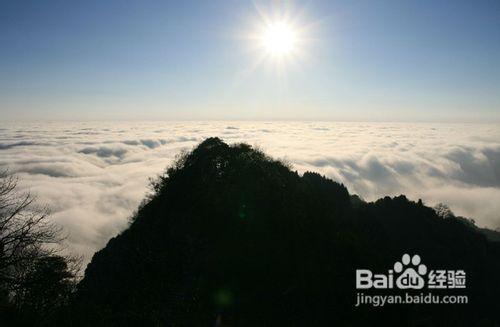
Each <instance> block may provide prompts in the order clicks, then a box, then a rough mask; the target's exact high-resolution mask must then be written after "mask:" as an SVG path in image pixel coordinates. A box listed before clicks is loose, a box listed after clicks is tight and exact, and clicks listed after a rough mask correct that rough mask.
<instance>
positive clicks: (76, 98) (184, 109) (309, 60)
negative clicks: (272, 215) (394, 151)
mask: <svg viewBox="0 0 500 327" xmlns="http://www.w3.org/2000/svg"><path fill="white" fill-rule="evenodd" d="M257 8H259V9H260V10H261V11H262V12H264V13H271V11H272V10H271V8H274V12H280V8H285V9H283V11H286V12H288V14H290V15H292V17H294V18H295V19H296V27H297V28H304V27H307V32H306V33H305V34H307V37H308V39H310V40H309V41H308V42H306V44H304V45H303V46H302V47H301V52H302V53H303V56H301V57H300V58H296V59H295V60H292V61H291V62H289V63H288V64H286V65H281V66H280V67H278V65H277V63H276V62H275V61H273V60H266V61H264V62H261V63H260V64H259V65H257V66H256V65H255V63H256V61H257V59H258V58H259V57H260V56H261V55H262V53H259V51H256V50H255V44H252V43H253V42H254V41H252V40H249V39H247V38H246V37H245V36H246V35H248V34H249V33H251V32H252V31H254V30H255V26H258V25H259V14H258V10H257ZM276 8H278V9H276ZM0 42H1V43H0V44H1V46H0V119H2V120H30V119H32V120H37V119H48V120H51V119H56V120H57V119H64V120H66V119H71V120H77V119H85V120H103V119H127V120H128V119H144V120H148V119H166V120H175V119H187V120H193V119H194V120H204V119H258V120H266V119H280V120H288V119H292V120H293V119H311V120H315V119H318V120H319V119H321V120H363V121H401V120H403V121H470V122H475V121H486V122H491V121H494V122H500V2H499V1H498V0H491V1H486V0H485V1H472V0H471V1H461V0H449V1H442V0H419V1H404V0H394V1H383V0H380V1H368V0H367V1H352V0H351V1H347V0H346V1H336V0H330V1H319V0H316V1H307V2H299V1H297V2H293V3H290V2H287V3H286V4H285V5H276V2H274V5H269V2H263V1H260V2H255V1H254V2H251V1H235V0H232V1H231V0H227V1H219V0H211V1H149V0H148V1H144V0H141V1H122V0H96V1H94V0H87V1H80V2H76V1H65V0H61V1H51V0H48V1H39V0H33V1H17V0H11V1H8V0H0Z"/></svg>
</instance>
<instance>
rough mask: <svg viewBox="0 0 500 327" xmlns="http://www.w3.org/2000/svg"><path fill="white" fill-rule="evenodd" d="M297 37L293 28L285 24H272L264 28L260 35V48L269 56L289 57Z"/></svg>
mask: <svg viewBox="0 0 500 327" xmlns="http://www.w3.org/2000/svg"><path fill="white" fill-rule="evenodd" d="M296 42H297V35H296V32H295V31H294V29H293V27H292V26H290V25H289V24H287V23H285V22H273V23H270V24H268V25H267V26H266V29H265V30H264V31H263V35H262V46H263V47H264V49H265V50H266V52H267V53H268V54H269V55H272V56H276V57H283V56H287V55H290V54H291V53H292V52H293V51H294V49H295V46H296Z"/></svg>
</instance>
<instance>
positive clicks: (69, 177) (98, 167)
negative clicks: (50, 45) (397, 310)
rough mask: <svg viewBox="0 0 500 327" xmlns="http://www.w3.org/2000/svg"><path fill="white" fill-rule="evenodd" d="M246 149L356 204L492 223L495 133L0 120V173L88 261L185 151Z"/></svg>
mask: <svg viewBox="0 0 500 327" xmlns="http://www.w3.org/2000/svg"><path fill="white" fill-rule="evenodd" d="M210 136H218V137H220V138H222V139H223V140H225V141H226V142H229V143H235V142H246V143H249V144H251V145H255V146H258V147H259V148H261V149H262V150H264V151H265V152H266V153H267V154H269V155H271V156H273V157H275V158H279V159H283V160H285V161H287V162H288V163H290V164H292V166H293V168H294V169H296V170H298V171H299V172H304V171H307V170H311V171H317V172H320V173H322V174H324V175H326V176H328V177H330V178H332V179H334V180H336V181H339V182H342V183H344V184H345V185H346V186H347V187H348V189H349V191H350V192H351V193H356V194H359V195H360V196H361V197H362V198H364V199H365V200H369V201H371V200H375V199H377V198H379V197H382V196H385V195H391V196H392V195H399V194H406V195H407V196H408V197H409V198H412V199H415V200H416V199H419V198H421V199H422V200H423V201H424V202H425V203H426V204H428V205H435V204H436V203H439V202H442V203H446V204H448V205H449V206H450V207H451V209H452V210H453V211H454V212H455V213H456V214H459V215H463V216H466V217H471V218H474V219H475V220H476V222H477V225H479V226H487V227H490V228H493V229H496V228H498V227H500V125H488V124H424V123H415V124H413V123H412V124H410V123H339V122H52V123H49V122H45V123H0V169H5V168H7V169H8V170H9V171H10V172H13V173H16V174H17V175H18V176H19V178H20V183H19V184H20V188H21V189H22V190H29V191H30V192H32V193H33V194H35V195H36V196H37V198H38V201H39V202H40V203H42V204H46V205H48V206H49V207H50V208H51V210H52V213H53V214H52V216H51V219H53V220H54V221H56V222H57V223H59V224H60V225H62V226H63V227H64V228H65V229H66V231H67V233H68V235H69V237H68V248H69V249H70V250H71V251H73V252H75V253H79V254H81V255H83V256H84V257H85V261H88V260H89V259H90V257H91V256H92V254H93V253H94V252H95V251H96V250H98V249H100V248H102V247H103V246H104V245H105V244H106V242H107V241H108V240H109V239H110V238H111V237H112V236H114V235H116V234H117V233H119V232H120V231H121V230H123V229H124V228H125V227H126V226H127V223H128V220H129V218H130V217H131V216H132V215H133V212H134V210H135V209H137V206H138V204H139V202H140V201H141V200H142V199H143V198H144V196H145V195H146V194H147V192H148V184H149V182H148V180H149V178H151V177H155V176H157V175H158V174H160V173H162V172H163V171H164V169H165V168H166V167H167V166H168V165H169V164H171V163H172V161H173V160H175V158H176V156H177V155H178V154H179V153H180V152H181V151H182V150H189V149H192V148H193V147H194V146H195V145H196V144H198V143H199V142H201V141H202V140H203V139H205V138H206V137H210Z"/></svg>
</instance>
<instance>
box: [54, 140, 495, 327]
mask: <svg viewBox="0 0 500 327" xmlns="http://www.w3.org/2000/svg"><path fill="white" fill-rule="evenodd" d="M403 253H410V254H413V253H418V254H419V255H420V256H421V257H422V260H423V261H424V262H425V264H426V265H427V266H428V267H433V268H435V269H463V270H465V271H466V272H467V288H466V289H465V290H460V291H456V290H445V291H441V292H440V291H438V290H436V291H435V292H434V293H435V294H446V295H448V294H466V295H468V297H469V303H468V304H457V305H449V304H448V305H432V304H430V305H425V304H424V305H422V304H420V305H410V304H406V305H389V306H385V307H378V308H374V307H371V306H367V305H365V306H359V307H355V304H356V293H357V291H356V289H355V270H356V269H361V268H364V269H371V270H372V271H374V272H381V273H383V272H387V270H388V269H391V267H392V265H393V264H394V262H396V261H397V260H400V259H401V255H402V254H403ZM499 259H500V246H499V243H496V242H493V241H489V240H488V239H487V238H486V237H485V236H484V235H483V234H482V233H480V232H479V230H478V229H477V228H475V227H471V226H469V224H466V223H464V222H463V221H461V220H459V219H456V218H454V217H448V218H446V219H445V218H443V217H440V216H438V215H437V214H436V212H435V211H434V210H433V209H431V208H429V207H426V206H425V205H424V204H422V202H421V201H419V202H412V201H410V200H408V199H407V198H406V197H405V196H398V197H395V198H389V197H386V198H383V199H380V200H378V201H376V202H373V203H366V202H364V201H363V200H361V199H360V198H359V197H356V196H350V195H349V193H348V191H347V189H346V188H345V187H344V186H343V185H340V184H338V183H335V182H333V181H332V180H330V179H327V178H325V177H322V176H321V175H319V174H317V173H311V172H308V173H305V174H304V175H303V176H300V175H299V174H297V173H296V172H293V171H291V170H290V168H289V167H287V166H286V165H285V164H283V163H281V162H279V161H276V160H273V159H271V158H269V157H267V156H266V155H265V154H264V153H262V152H260V151H258V150H255V149H253V148H251V147H250V146H248V145H246V144H238V145H232V146H230V145H227V144H225V143H224V142H222V141H221V140H220V139H218V138H209V139H207V140H205V141H204V142H202V143H201V144H200V145H199V146H198V147H196V148H195V149H194V150H193V151H192V152H190V153H188V154H186V155H184V156H182V157H181V158H180V159H179V160H178V161H177V163H176V164H175V165H174V166H173V167H171V168H169V169H168V170H167V171H166V173H165V174H164V175H163V176H161V177H160V178H159V179H158V180H157V181H156V182H155V183H154V194H152V195H151V196H150V197H149V198H147V199H146V200H145V201H144V204H143V205H142V206H141V207H140V209H139V210H138V212H137V214H136V215H135V217H134V218H133V220H132V222H131V224H130V227H129V228H128V229H127V230H125V231H124V232H122V233H121V234H120V235H118V236H117V237H115V238H113V239H111V240H110V241H109V243H108V244H107V246H106V247H105V248H104V249H102V250H101V251H99V252H97V253H96V254H95V255H94V257H93V259H92V262H91V263H90V264H89V265H88V267H87V269H86V272H85V277H84V279H83V280H82V281H81V282H80V284H79V289H78V293H77V296H76V298H75V300H74V303H73V305H72V307H71V308H70V309H69V310H68V313H67V314H66V317H64V318H63V319H66V323H67V324H70V325H77V326H78V325H81V326H214V325H215V326H358V325H359V326H378V325H382V324H386V325H394V326H497V325H496V324H498V322H499V317H498V315H499V312H500V306H499V301H498V295H500V260H499ZM416 292H417V291H416ZM367 293H369V291H367ZM379 293H380V292H379ZM386 293H387V292H386ZM389 293H390V292H389ZM393 293H394V292H393ZM418 293H419V292H417V293H416V294H418ZM396 294H397V293H396ZM495 323H496V324H495Z"/></svg>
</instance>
